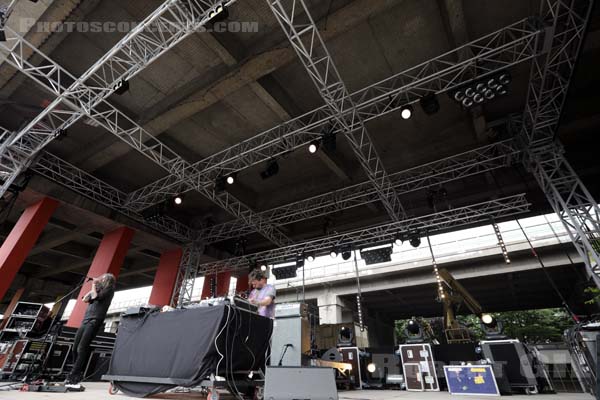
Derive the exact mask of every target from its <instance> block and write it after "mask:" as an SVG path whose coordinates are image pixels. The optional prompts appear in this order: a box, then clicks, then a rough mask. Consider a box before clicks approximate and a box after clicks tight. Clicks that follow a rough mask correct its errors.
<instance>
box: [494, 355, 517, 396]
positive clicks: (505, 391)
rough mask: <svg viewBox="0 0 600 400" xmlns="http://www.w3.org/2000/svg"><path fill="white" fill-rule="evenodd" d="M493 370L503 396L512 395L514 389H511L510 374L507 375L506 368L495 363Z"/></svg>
mask: <svg viewBox="0 0 600 400" xmlns="http://www.w3.org/2000/svg"><path fill="white" fill-rule="evenodd" d="M492 369H493V370H494V377H495V378H496V384H497V385H498V390H499V391H500V394H501V395H503V396H506V395H511V394H512V389H511V388H510V382H509V380H508V374H507V373H506V366H505V365H504V364H502V363H497V362H496V363H493V364H492Z"/></svg>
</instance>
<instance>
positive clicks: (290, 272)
mask: <svg viewBox="0 0 600 400" xmlns="http://www.w3.org/2000/svg"><path fill="white" fill-rule="evenodd" d="M297 268H298V267H297V266H296V264H295V263H294V264H292V265H285V266H282V267H277V268H273V270H272V271H273V275H275V279H290V278H295V277H296V276H297V275H296V269H297Z"/></svg>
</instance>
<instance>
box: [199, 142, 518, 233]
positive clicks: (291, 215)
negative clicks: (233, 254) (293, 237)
mask: <svg viewBox="0 0 600 400" xmlns="http://www.w3.org/2000/svg"><path fill="white" fill-rule="evenodd" d="M518 155H519V150H518V149H517V146H516V145H515V143H514V141H513V140H511V139H509V140H504V141H501V142H497V143H493V144H490V145H487V146H482V147H479V148H477V149H474V150H470V151H467V152H464V153H460V154H457V155H455V156H452V157H447V158H443V159H441V160H437V161H434V162H431V163H428V164H424V165H420V166H418V167H414V168H411V169H408V170H404V171H401V172H397V173H393V174H390V176H389V178H390V181H391V182H392V186H393V188H394V190H395V191H396V193H397V194H398V195H402V194H405V193H409V192H412V191H415V190H420V189H425V188H428V187H433V186H439V185H443V184H445V183H447V182H450V181H453V180H457V179H462V178H465V177H469V176H473V175H476V174H480V173H483V172H487V171H491V170H494V169H497V168H502V167H506V166H509V165H511V164H512V163H513V161H514V160H515V159H517V157H518ZM378 199H379V197H378V194H377V192H376V191H375V190H374V188H373V186H372V185H371V183H370V182H368V181H367V182H362V183H359V184H356V185H352V186H348V187H345V188H343V189H339V190H335V191H333V192H327V193H324V194H322V195H319V196H314V197H311V198H308V199H304V200H300V201H296V202H294V203H290V204H286V205H283V206H280V207H276V208H273V209H271V210H267V211H264V212H261V213H260V216H261V217H263V218H265V219H266V220H267V221H269V222H271V223H272V224H274V225H276V226H281V225H285V224H290V223H293V222H298V221H302V220H305V219H310V218H315V217H319V216H323V215H326V214H329V213H332V212H336V211H341V210H346V209H349V208H352V207H357V206H361V205H365V204H370V203H372V202H375V201H378ZM251 232H252V231H251V230H250V229H249V227H248V226H246V225H244V224H242V223H240V222H238V221H231V222H226V223H223V224H219V225H215V226H212V227H209V228H206V229H204V230H202V231H200V234H199V236H200V237H201V238H202V240H204V241H205V243H207V244H208V243H214V242H219V241H222V240H226V239H231V238H235V237H240V236H244V235H247V234H249V233H251Z"/></svg>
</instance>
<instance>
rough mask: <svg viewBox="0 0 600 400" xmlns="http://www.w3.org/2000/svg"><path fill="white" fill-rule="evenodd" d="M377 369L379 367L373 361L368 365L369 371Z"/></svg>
mask: <svg viewBox="0 0 600 400" xmlns="http://www.w3.org/2000/svg"><path fill="white" fill-rule="evenodd" d="M376 369H377V366H376V365H375V364H373V363H369V365H367V371H369V372H370V373H373V372H375V370H376Z"/></svg>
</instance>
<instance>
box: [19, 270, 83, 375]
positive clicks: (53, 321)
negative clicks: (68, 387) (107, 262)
mask: <svg viewBox="0 0 600 400" xmlns="http://www.w3.org/2000/svg"><path fill="white" fill-rule="evenodd" d="M87 282H89V279H88V278H87V277H84V278H83V279H82V280H81V282H79V284H77V286H75V287H74V288H73V289H71V290H70V291H69V292H68V293H67V294H65V295H64V296H63V297H61V298H59V299H58V300H56V301H55V302H54V304H57V303H61V302H62V301H64V300H65V299H67V298H69V297H71V296H72V295H73V293H75V292H76V291H77V290H79V289H81V287H82V286H83V285H85V284H86V283H87ZM59 314H60V313H57V314H56V315H55V316H54V318H52V322H51V323H50V326H49V327H48V329H47V330H46V333H45V335H44V337H43V338H42V340H41V342H42V343H46V339H48V336H49V335H50V332H52V328H53V327H54V324H55V323H56V320H58V319H59ZM57 336H58V335H57V334H56V335H53V336H52V340H51V342H50V344H49V346H48V349H47V350H46V357H45V358H44V361H43V363H42V365H41V370H40V372H39V375H42V374H43V373H44V370H45V369H46V364H47V363H48V358H49V357H48V355H49V353H50V352H51V351H52V347H53V346H54V344H55V343H56V337H57ZM42 348H43V346H40V347H39V348H38V351H37V352H36V353H35V356H34V357H33V361H32V363H31V364H29V368H27V372H26V373H25V376H24V377H23V379H22V381H23V382H27V381H28V380H29V376H30V374H32V372H33V368H34V365H35V361H36V359H37V357H38V355H39V354H40V352H41V351H42Z"/></svg>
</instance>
